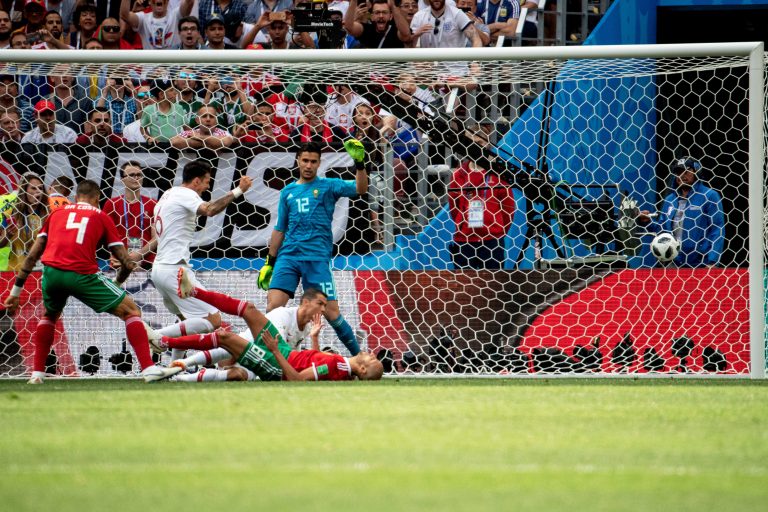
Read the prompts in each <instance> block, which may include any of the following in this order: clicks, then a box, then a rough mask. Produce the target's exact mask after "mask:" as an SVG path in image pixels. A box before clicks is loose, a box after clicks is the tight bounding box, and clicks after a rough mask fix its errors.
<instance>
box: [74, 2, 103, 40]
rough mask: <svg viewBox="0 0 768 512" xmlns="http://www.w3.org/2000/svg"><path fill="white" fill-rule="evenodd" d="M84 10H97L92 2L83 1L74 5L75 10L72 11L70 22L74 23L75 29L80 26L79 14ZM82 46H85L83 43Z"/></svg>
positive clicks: (78, 28)
mask: <svg viewBox="0 0 768 512" xmlns="http://www.w3.org/2000/svg"><path fill="white" fill-rule="evenodd" d="M84 12H93V13H95V12H97V11H96V6H95V5H94V4H91V3H84V4H80V5H78V6H77V7H75V12H74V13H72V23H74V25H75V27H76V28H77V30H80V28H81V27H80V16H82V14H83V13H84ZM83 46H85V45H83Z"/></svg>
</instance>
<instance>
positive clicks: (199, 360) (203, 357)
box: [174, 348, 232, 367]
mask: <svg viewBox="0 0 768 512" xmlns="http://www.w3.org/2000/svg"><path fill="white" fill-rule="evenodd" d="M230 357H232V354H230V353H229V352H227V351H226V350H224V349H223V348H214V349H212V350H200V351H198V352H195V353H194V354H192V355H190V356H188V357H186V358H185V359H183V360H182V361H183V362H184V364H185V365H187V367H189V366H205V365H209V364H215V363H218V362H219V361H223V360H224V359H229V358H230ZM174 361H175V359H174Z"/></svg>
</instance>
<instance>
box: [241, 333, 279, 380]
mask: <svg viewBox="0 0 768 512" xmlns="http://www.w3.org/2000/svg"><path fill="white" fill-rule="evenodd" d="M265 330H267V331H269V333H270V334H272V336H274V337H275V338H277V346H278V348H279V350H280V352H281V353H282V354H283V357H285V358H286V359H288V354H290V353H291V346H290V345H288V344H287V343H286V342H285V341H284V340H283V337H282V336H280V333H279V332H278V330H277V327H275V326H274V324H272V322H270V321H267V325H265V326H264V329H262V331H261V332H260V333H259V334H258V336H254V339H253V341H251V342H250V343H248V345H247V346H246V347H245V350H244V351H243V353H242V354H240V357H238V358H237V362H238V363H239V364H240V365H242V366H243V367H245V368H248V369H249V370H251V371H252V372H253V373H255V374H256V376H257V377H258V378H259V379H261V380H280V379H282V378H283V370H282V368H280V364H279V363H278V362H277V359H275V356H274V354H272V352H271V351H270V350H269V349H268V348H267V346H266V345H265V344H264V341H263V340H262V339H261V335H262V333H263V332H264V331H265Z"/></svg>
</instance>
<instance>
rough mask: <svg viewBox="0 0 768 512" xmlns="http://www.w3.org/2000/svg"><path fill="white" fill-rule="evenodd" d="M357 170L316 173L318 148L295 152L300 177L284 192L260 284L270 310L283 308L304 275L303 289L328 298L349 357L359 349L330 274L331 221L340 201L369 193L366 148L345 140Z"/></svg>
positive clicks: (329, 317) (313, 145)
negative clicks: (347, 175)
mask: <svg viewBox="0 0 768 512" xmlns="http://www.w3.org/2000/svg"><path fill="white" fill-rule="evenodd" d="M344 149H346V150H347V153H349V155H350V156H351V157H352V160H354V162H355V167H356V169H357V171H356V175H355V181H345V180H340V179H337V178H321V177H318V176H317V171H318V168H319V167H320V158H321V153H320V146H318V145H317V144H316V143H313V142H309V143H307V144H304V145H302V146H301V148H300V149H299V151H298V153H297V154H296V164H297V165H298V167H299V179H298V180H297V181H296V182H294V183H291V184H289V185H288V186H286V187H285V188H284V189H283V190H282V191H281V192H280V201H279V202H278V207H277V223H276V224H275V229H274V231H273V232H272V238H271V239H270V243H269V253H268V254H267V258H266V261H265V263H264V267H262V269H261V271H260V272H259V281H258V283H259V288H261V289H263V290H269V291H268V292H267V312H269V311H271V310H273V309H275V308H278V307H281V306H285V305H286V304H287V303H288V299H290V298H293V296H294V293H295V292H296V287H297V286H298V284H299V279H301V282H302V286H303V287H304V289H305V290H306V289H308V288H317V289H318V290H321V291H322V292H323V293H325V294H326V295H327V296H328V306H327V308H326V310H325V318H326V319H327V320H328V324H330V326H331V327H332V328H333V330H334V331H335V332H336V335H337V336H338V337H339V340H341V342H342V343H343V344H344V346H345V347H347V350H349V353H350V354H351V355H353V356H354V355H356V354H357V353H358V352H360V345H359V344H358V342H357V339H356V338H355V333H354V332H353V331H352V327H351V326H350V325H349V323H348V322H347V321H346V320H345V319H344V317H343V316H342V315H341V312H340V311H339V302H338V299H337V297H336V284H335V283H334V280H333V273H332V272H331V265H330V260H331V253H332V251H333V233H332V231H331V223H332V220H333V211H334V208H335V207H336V202H337V201H338V200H339V199H340V198H342V197H350V198H352V197H356V196H358V195H359V194H365V193H367V192H368V175H367V173H366V170H365V149H364V148H363V145H362V144H361V143H360V142H359V141H358V140H355V139H349V140H347V141H346V142H345V143H344Z"/></svg>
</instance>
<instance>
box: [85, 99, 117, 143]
mask: <svg viewBox="0 0 768 512" xmlns="http://www.w3.org/2000/svg"><path fill="white" fill-rule="evenodd" d="M85 124H86V128H85V133H84V134H82V135H79V136H78V137H77V139H76V140H75V142H76V143H78V144H95V145H96V146H106V145H107V144H120V143H123V142H125V139H124V138H123V137H120V136H119V135H115V134H114V133H112V116H111V115H110V112H109V109H107V108H105V107H96V108H94V109H93V110H91V113H90V115H88V122H86V123H85Z"/></svg>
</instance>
